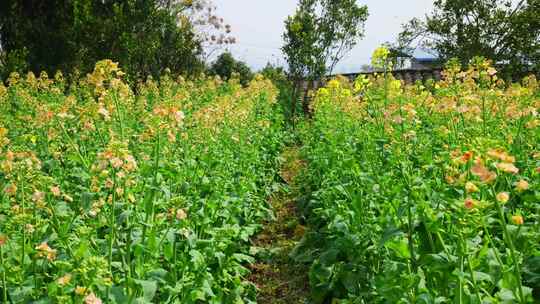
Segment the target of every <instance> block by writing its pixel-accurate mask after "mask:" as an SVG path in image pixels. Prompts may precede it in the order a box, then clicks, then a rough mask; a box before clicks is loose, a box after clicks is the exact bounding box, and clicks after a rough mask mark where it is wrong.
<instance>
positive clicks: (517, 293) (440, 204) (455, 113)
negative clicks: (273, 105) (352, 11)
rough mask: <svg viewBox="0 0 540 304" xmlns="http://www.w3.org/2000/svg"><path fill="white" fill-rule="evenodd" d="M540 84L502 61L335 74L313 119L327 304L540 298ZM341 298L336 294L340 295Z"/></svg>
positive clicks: (309, 188)
mask: <svg viewBox="0 0 540 304" xmlns="http://www.w3.org/2000/svg"><path fill="white" fill-rule="evenodd" d="M539 111H540V91H539V86H538V83H537V81H536V79H535V78H534V77H528V78H526V79H524V80H523V83H522V84H509V85H508V84H504V83H503V82H502V81H501V80H499V79H497V76H496V70H495V69H493V68H492V67H490V65H489V62H487V61H483V60H480V59H477V60H476V61H475V62H473V63H472V64H471V65H470V67H469V68H468V69H467V70H464V71H462V70H460V68H459V67H457V66H455V65H449V66H448V69H447V70H446V71H445V73H444V79H443V80H442V81H440V82H428V83H426V84H424V85H422V84H416V85H413V86H406V87H403V86H402V84H401V83H400V82H399V81H397V80H395V79H393V78H392V76H391V75H385V74H384V73H382V74H380V75H378V76H377V77H375V78H371V79H368V78H366V77H360V78H358V79H357V80H356V81H355V82H354V83H350V82H348V81H347V80H344V79H340V78H338V79H335V80H332V81H330V82H329V83H328V85H327V86H326V87H325V88H322V89H320V90H319V91H318V92H317V93H316V94H315V96H314V106H313V116H314V117H313V120H312V121H311V122H306V123H305V125H304V126H303V128H301V131H300V132H301V137H302V140H303V141H304V144H305V147H304V149H303V155H304V157H305V159H306V161H307V163H308V168H307V170H306V172H305V174H302V175H301V176H303V179H302V182H301V183H302V185H303V190H304V191H305V193H307V195H306V197H305V199H303V200H302V201H301V208H302V210H303V212H304V216H305V217H306V219H307V222H308V224H309V226H310V232H309V233H308V234H307V235H306V236H305V238H304V239H303V241H302V243H301V244H300V246H299V247H298V248H297V249H296V252H295V258H296V259H297V260H298V261H304V262H308V263H310V264H311V269H310V283H311V287H312V292H313V298H314V299H315V300H316V302H318V303H323V302H324V303H329V302H330V301H331V300H334V301H336V303H531V302H533V299H536V300H538V299H539V298H540V213H539V209H540V129H539V125H540V120H539V117H538V112H539ZM332 303H334V302H332Z"/></svg>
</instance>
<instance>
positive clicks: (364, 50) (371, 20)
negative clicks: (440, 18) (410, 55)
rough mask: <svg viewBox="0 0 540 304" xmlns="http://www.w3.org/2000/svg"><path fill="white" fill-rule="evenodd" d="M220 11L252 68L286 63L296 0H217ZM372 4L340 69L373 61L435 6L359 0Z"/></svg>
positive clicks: (422, 1) (419, 1)
mask: <svg viewBox="0 0 540 304" xmlns="http://www.w3.org/2000/svg"><path fill="white" fill-rule="evenodd" d="M214 3H215V4H216V6H217V13H218V14H219V15H220V16H222V17H223V18H224V19H225V22H226V23H229V24H231V26H232V30H233V34H234V36H235V37H236V38H237V40H238V43H237V44H236V45H234V46H232V47H230V50H231V52H232V53H233V54H234V55H235V57H237V58H238V59H241V60H243V61H246V62H247V63H248V64H249V65H250V66H251V67H252V68H255V69H259V68H261V67H264V65H266V63H267V62H269V61H270V62H273V63H278V64H283V56H282V54H281V51H280V50H279V48H280V47H281V45H282V38H281V35H282V33H283V27H284V25H283V24H284V20H285V19H286V18H287V16H288V15H291V14H293V13H294V11H295V8H296V4H297V1H296V0H214ZM359 3H361V4H365V5H367V6H368V10H369V17H368V20H367V22H366V36H365V37H364V39H362V40H361V41H360V42H359V43H358V45H357V47H356V48H355V49H354V50H352V51H351V53H350V54H349V55H348V56H347V57H346V58H345V59H344V60H343V62H342V63H341V64H340V65H339V66H338V67H337V69H336V72H338V73H345V72H356V71H358V70H359V69H360V67H361V66H362V65H363V64H366V63H369V62H370V56H371V53H372V52H373V50H374V49H375V48H376V47H378V46H379V45H381V44H382V43H384V42H387V41H394V40H395V39H396V37H397V34H398V33H399V32H400V29H401V25H402V24H403V23H405V22H407V21H408V20H410V19H411V18H413V17H422V16H424V15H425V14H426V13H428V12H430V11H431V9H432V7H433V1H432V0H359Z"/></svg>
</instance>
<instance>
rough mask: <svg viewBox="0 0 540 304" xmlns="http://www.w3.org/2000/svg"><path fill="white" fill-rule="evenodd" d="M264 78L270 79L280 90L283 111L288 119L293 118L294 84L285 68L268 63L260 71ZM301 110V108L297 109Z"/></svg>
mask: <svg viewBox="0 0 540 304" xmlns="http://www.w3.org/2000/svg"><path fill="white" fill-rule="evenodd" d="M260 73H261V74H262V75H263V76H264V78H266V79H269V80H271V81H272V83H274V85H275V86H276V88H278V90H279V97H278V100H279V103H280V104H281V107H282V109H283V113H284V115H285V118H286V120H287V121H290V120H292V119H293V110H292V105H291V104H290V102H291V99H292V94H293V84H292V82H291V81H290V80H289V78H288V77H287V72H286V70H285V68H283V67H279V66H274V65H272V64H270V63H267V64H266V66H265V67H264V68H263V69H262V70H261V71H260ZM296 110H299V109H296Z"/></svg>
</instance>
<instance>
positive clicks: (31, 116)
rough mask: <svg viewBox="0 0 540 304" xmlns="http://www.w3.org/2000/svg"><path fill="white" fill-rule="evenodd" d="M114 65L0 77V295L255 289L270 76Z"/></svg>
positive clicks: (241, 294)
mask: <svg viewBox="0 0 540 304" xmlns="http://www.w3.org/2000/svg"><path fill="white" fill-rule="evenodd" d="M122 75H123V73H122V71H121V70H120V69H119V68H118V66H117V65H116V64H115V63H112V62H111V61H101V62H99V63H98V64H97V65H96V68H95V69H94V71H93V72H92V73H91V74H89V75H88V76H87V77H86V78H85V79H82V80H81V81H80V82H79V83H76V84H75V83H73V84H71V88H70V93H69V95H66V94H64V91H65V90H64V89H63V88H64V87H65V86H66V85H67V84H66V83H65V81H64V80H63V79H62V78H61V77H60V76H59V75H58V76H57V77H56V78H55V79H50V78H48V77H47V76H45V75H44V74H42V75H41V76H40V77H37V78H36V77H35V76H34V75H33V74H31V73H29V74H28V75H27V77H20V76H18V75H17V74H13V75H12V77H11V78H10V79H9V81H8V83H9V85H8V86H7V87H5V86H4V85H3V84H0V105H1V106H2V111H1V112H0V302H2V303H66V304H71V303H119V304H120V303H186V304H196V303H253V300H254V299H255V292H256V290H255V287H254V286H253V285H252V284H251V283H249V282H248V281H247V280H246V276H247V275H248V274H249V270H248V268H247V267H246V264H249V263H253V258H252V257H251V256H249V254H250V243H249V239H250V237H252V236H253V235H254V234H255V233H256V232H257V231H258V230H259V228H260V224H259V223H260V222H261V221H262V220H263V219H265V218H268V216H269V210H268V205H267V201H266V198H267V197H268V195H269V193H270V192H271V191H272V190H271V188H272V185H273V184H274V179H275V175H276V171H277V167H278V160H277V158H278V156H279V152H280V150H281V145H282V139H283V133H282V125H283V123H282V119H283V118H282V115H281V114H280V113H279V111H275V108H276V106H275V99H276V95H277V92H276V89H275V87H274V86H273V85H272V83H271V82H270V81H268V80H262V79H257V80H254V81H252V82H251V83H250V85H249V86H248V87H246V88H243V87H241V86H240V85H239V84H238V83H237V82H236V81H231V82H223V81H218V80H216V79H214V78H202V79H193V80H190V81H186V80H184V79H183V78H182V77H179V78H178V79H171V78H170V76H168V75H165V76H163V77H161V78H159V80H151V79H149V80H147V81H146V82H141V83H139V84H138V87H137V93H135V92H134V91H133V90H131V87H130V86H129V85H128V84H127V83H126V82H125V81H124V79H123V77H122ZM98 299H101V302H99V300H98Z"/></svg>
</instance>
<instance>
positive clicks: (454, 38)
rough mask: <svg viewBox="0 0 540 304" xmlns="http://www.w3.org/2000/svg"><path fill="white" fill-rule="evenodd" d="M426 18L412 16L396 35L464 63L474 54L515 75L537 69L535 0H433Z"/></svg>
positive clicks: (539, 48)
mask: <svg viewBox="0 0 540 304" xmlns="http://www.w3.org/2000/svg"><path fill="white" fill-rule="evenodd" d="M434 6H435V8H434V11H433V12H432V13H431V14H429V15H427V16H426V17H425V18H424V19H418V18H415V19H412V20H411V21H409V22H408V23H407V24H406V25H405V26H404V29H403V32H402V33H401V34H400V39H399V44H400V45H401V46H402V47H405V48H414V47H416V46H418V45H420V47H422V48H423V49H425V50H428V51H433V52H435V53H436V55H438V56H440V57H441V59H443V60H449V59H451V58H457V59H459V60H460V61H461V63H462V64H466V63H468V62H469V61H470V60H471V59H472V58H474V57H476V56H483V57H486V58H489V59H492V60H493V61H494V62H495V63H496V64H502V65H504V69H503V70H504V71H506V72H507V73H508V74H511V75H516V74H521V73H526V72H530V71H531V70H536V71H538V67H539V62H540V18H538V16H540V1H539V0H519V1H511V0H436V1H435V2H434Z"/></svg>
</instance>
